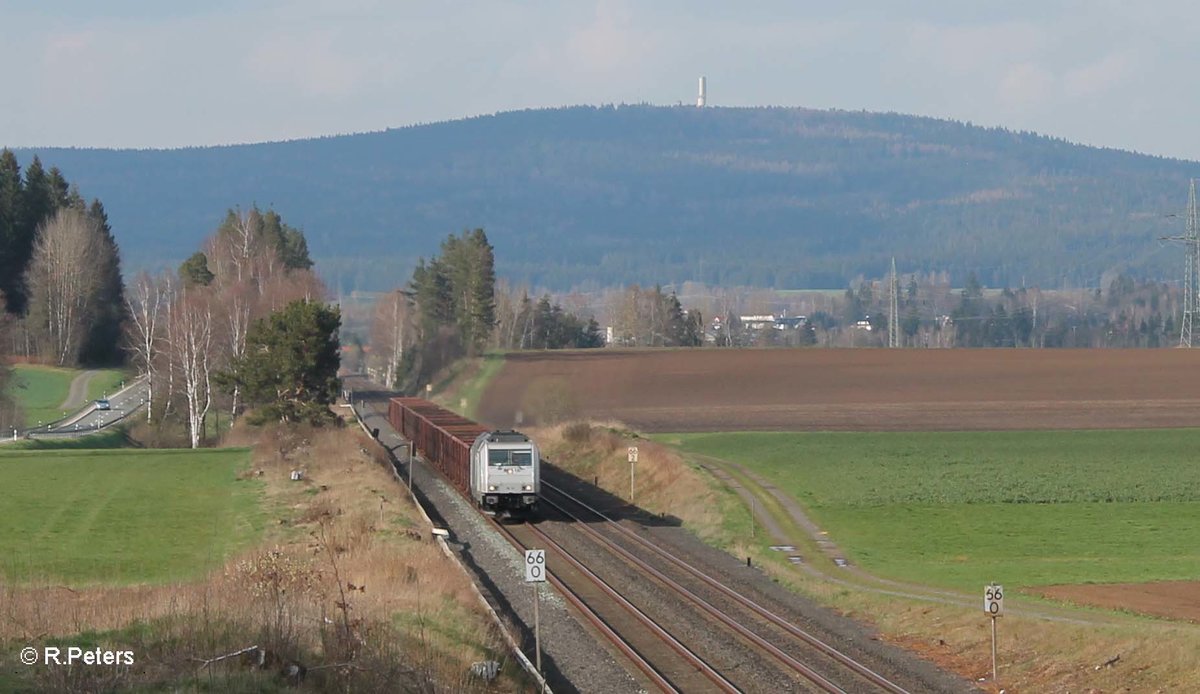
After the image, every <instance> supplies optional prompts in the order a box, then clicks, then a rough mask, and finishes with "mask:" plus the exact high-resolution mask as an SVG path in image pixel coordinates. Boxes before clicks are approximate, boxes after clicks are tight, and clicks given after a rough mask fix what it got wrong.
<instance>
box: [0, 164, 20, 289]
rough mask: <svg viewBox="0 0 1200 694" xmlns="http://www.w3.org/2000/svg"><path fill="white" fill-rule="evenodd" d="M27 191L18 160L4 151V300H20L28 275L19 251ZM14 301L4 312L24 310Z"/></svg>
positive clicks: (0, 265) (0, 180)
mask: <svg viewBox="0 0 1200 694" xmlns="http://www.w3.org/2000/svg"><path fill="white" fill-rule="evenodd" d="M24 190H25V187H24V183H23V182H22V180H21V167H20V165H19V164H18V163H17V157H16V155H14V154H13V153H12V152H11V151H9V150H7V149H5V150H4V151H3V152H0V294H3V295H4V297H14V296H18V297H19V295H20V293H21V290H20V284H21V277H22V275H24V274H25V268H24V267H23V266H22V265H21V264H20V263H19V262H18V261H19V260H20V259H19V258H18V251H17V248H18V241H17V238H18V236H19V233H20V229H21V225H22V223H23V222H24V216H25V215H24V210H23V204H24V200H23V197H24V196H23V193H24ZM17 300H19V298H18V299H17ZM12 301H13V299H11V298H9V299H8V305H7V306H0V309H7V310H8V311H9V312H10V313H17V312H18V311H19V310H20V309H19V308H18V307H17V306H15V305H13V304H12V303H11V302H12Z"/></svg>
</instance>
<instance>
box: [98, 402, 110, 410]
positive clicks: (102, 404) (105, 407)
mask: <svg viewBox="0 0 1200 694" xmlns="http://www.w3.org/2000/svg"><path fill="white" fill-rule="evenodd" d="M96 409H97V410H111V409H112V405H110V404H109V402H108V400H104V399H100V400H97V401H96Z"/></svg>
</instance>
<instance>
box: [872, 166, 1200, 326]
mask: <svg viewBox="0 0 1200 694" xmlns="http://www.w3.org/2000/svg"><path fill="white" fill-rule="evenodd" d="M1194 190H1195V188H1193V191H1194ZM888 286H889V288H890V289H891V297H890V299H891V304H890V305H889V306H888V347H899V346H900V278H899V277H897V276H896V257H895V256H892V277H891V280H890V281H889V282H888Z"/></svg>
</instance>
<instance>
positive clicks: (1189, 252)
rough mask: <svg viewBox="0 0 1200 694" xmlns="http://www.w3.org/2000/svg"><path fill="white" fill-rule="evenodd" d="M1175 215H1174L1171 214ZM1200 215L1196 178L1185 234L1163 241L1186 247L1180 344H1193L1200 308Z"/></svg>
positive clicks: (1163, 238) (1193, 181)
mask: <svg viewBox="0 0 1200 694" xmlns="http://www.w3.org/2000/svg"><path fill="white" fill-rule="evenodd" d="M1171 216H1174V215H1171ZM1198 234H1200V216H1198V215H1197V211H1196V179H1194V178H1193V179H1192V180H1191V186H1190V187H1189V188H1188V207H1187V226H1186V227H1185V231H1184V235H1183V236H1164V237H1162V239H1161V240H1163V241H1182V242H1183V247H1184V258H1185V260H1184V274H1183V321H1182V325H1181V327H1180V329H1179V346H1180V347H1191V346H1192V332H1193V331H1192V328H1193V327H1194V326H1195V321H1196V312H1197V310H1200V277H1197V274H1196V273H1197V272H1200V235H1198Z"/></svg>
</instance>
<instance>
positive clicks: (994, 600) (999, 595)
mask: <svg viewBox="0 0 1200 694" xmlns="http://www.w3.org/2000/svg"><path fill="white" fill-rule="evenodd" d="M983 611H984V612H986V613H987V614H988V616H989V617H999V616H1000V615H1001V614H1003V613H1004V586H998V585H995V584H992V585H990V586H988V587H986V588H984V589H983Z"/></svg>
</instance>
